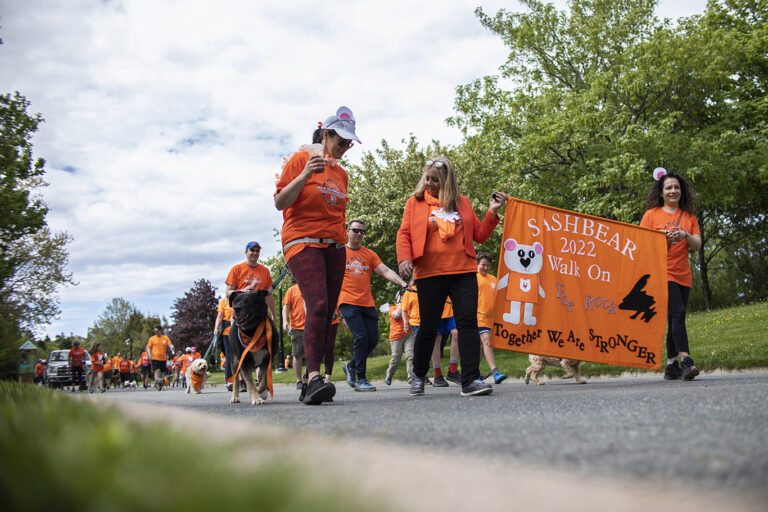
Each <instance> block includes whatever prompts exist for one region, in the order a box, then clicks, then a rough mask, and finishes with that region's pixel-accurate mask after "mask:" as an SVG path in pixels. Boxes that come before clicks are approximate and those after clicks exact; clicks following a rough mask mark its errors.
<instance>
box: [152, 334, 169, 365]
mask: <svg viewBox="0 0 768 512" xmlns="http://www.w3.org/2000/svg"><path fill="white" fill-rule="evenodd" d="M170 346H171V340H170V339H169V338H168V336H165V335H164V334H163V335H160V336H152V337H151V338H149V341H148V342H147V348H148V349H149V350H150V352H151V354H152V359H154V360H155V361H165V358H166V355H165V354H166V350H167V348H168V347H170Z"/></svg>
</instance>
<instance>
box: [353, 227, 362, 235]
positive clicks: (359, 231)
mask: <svg viewBox="0 0 768 512" xmlns="http://www.w3.org/2000/svg"><path fill="white" fill-rule="evenodd" d="M349 230H350V231H351V232H353V233H354V234H356V235H362V234H364V233H365V230H364V229H360V228H350V229H349Z"/></svg>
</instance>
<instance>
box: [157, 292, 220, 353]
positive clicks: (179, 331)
mask: <svg viewBox="0 0 768 512" xmlns="http://www.w3.org/2000/svg"><path fill="white" fill-rule="evenodd" d="M218 302H219V301H218V298H217V297H216V289H215V288H214V287H213V285H212V284H211V282H210V281H208V280H207V279H198V280H197V281H195V283H194V285H193V286H192V288H191V289H190V290H189V291H188V292H187V293H185V294H184V296H183V297H180V298H178V299H176V300H175V301H174V303H173V310H172V313H171V317H172V318H173V322H174V323H173V327H172V328H171V332H170V334H169V337H170V338H171V343H173V346H174V347H176V349H177V350H179V349H181V348H182V347H196V348H197V349H198V350H199V351H201V353H202V352H205V349H206V348H207V347H208V344H209V343H210V342H211V340H212V339H213V325H214V322H215V321H216V306H217V305H218Z"/></svg>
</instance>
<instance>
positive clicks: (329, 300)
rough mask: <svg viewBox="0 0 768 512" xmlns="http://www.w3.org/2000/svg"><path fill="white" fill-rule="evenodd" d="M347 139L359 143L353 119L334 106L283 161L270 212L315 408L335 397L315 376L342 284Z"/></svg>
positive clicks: (307, 396) (330, 387)
mask: <svg viewBox="0 0 768 512" xmlns="http://www.w3.org/2000/svg"><path fill="white" fill-rule="evenodd" d="M353 140H355V141H357V142H360V139H358V138H357V135H356V134H355V118H354V116H353V115H352V111H351V110H350V109H349V108H347V107H339V109H338V110H336V113H335V114H334V115H332V116H330V117H328V118H327V119H326V120H325V121H323V122H321V123H318V127H317V129H316V130H315V131H314V133H313V135H312V144H311V145H308V146H302V147H301V148H300V149H299V151H298V152H296V153H294V154H293V156H291V157H290V159H288V161H287V162H286V163H285V165H284V166H283V171H282V174H281V176H280V179H279V180H278V182H277V190H276V191H275V207H276V208H277V209H278V210H281V211H282V212H283V226H282V243H283V255H284V257H285V261H286V266H287V267H288V268H289V269H290V271H291V275H293V278H294V279H295V280H296V284H298V285H299V289H300V290H301V295H302V297H304V302H305V304H306V305H307V313H306V322H305V326H304V352H305V356H306V364H307V378H308V382H307V389H306V393H305V395H304V400H303V402H304V403H305V404H320V403H322V402H325V401H329V400H330V399H331V398H332V397H333V396H334V395H335V394H336V387H335V386H334V385H333V383H332V382H324V380H323V378H322V376H321V375H320V363H321V362H322V361H323V359H325V358H326V354H327V353H330V354H333V350H334V347H333V345H332V344H333V343H334V339H332V338H331V331H332V330H333V328H332V326H331V321H332V318H333V313H334V310H335V309H336V304H337V302H338V299H339V292H340V291H341V285H342V282H343V280H344V265H345V262H346V252H345V248H344V245H345V243H346V241H347V236H346V229H345V228H346V209H347V185H348V178H347V172H346V171H345V170H344V169H343V168H342V167H341V166H339V164H338V160H339V159H340V158H341V157H342V156H344V153H346V152H347V151H348V150H349V148H351V147H352V146H353V142H352V141H353ZM329 344H331V345H330V346H329ZM331 361H332V358H331ZM331 371H332V368H326V372H329V373H330V372H331Z"/></svg>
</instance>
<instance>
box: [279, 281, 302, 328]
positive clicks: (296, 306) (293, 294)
mask: <svg viewBox="0 0 768 512" xmlns="http://www.w3.org/2000/svg"><path fill="white" fill-rule="evenodd" d="M283 305H284V306H288V312H289V313H290V314H289V315H288V322H289V323H290V324H291V329H296V330H297V331H303V330H304V323H305V322H306V320H307V314H306V313H305V312H304V298H303V297H302V296H301V290H299V285H297V284H295V285H293V286H291V287H290V288H288V291H287V292H285V297H283Z"/></svg>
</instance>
